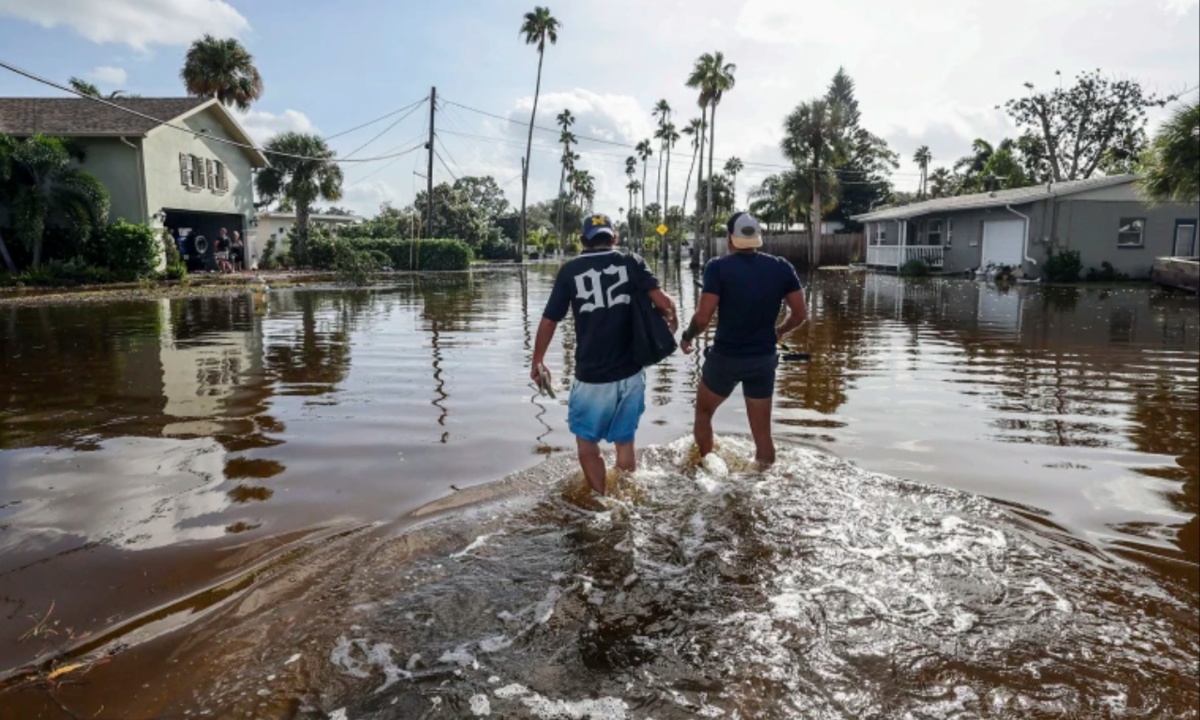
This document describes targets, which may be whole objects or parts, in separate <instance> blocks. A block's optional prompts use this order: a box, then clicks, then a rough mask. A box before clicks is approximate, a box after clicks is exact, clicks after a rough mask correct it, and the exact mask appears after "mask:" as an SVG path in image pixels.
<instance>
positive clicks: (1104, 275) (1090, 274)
mask: <svg viewBox="0 0 1200 720" xmlns="http://www.w3.org/2000/svg"><path fill="white" fill-rule="evenodd" d="M1087 279H1088V282H1117V281H1119V280H1128V279H1129V276H1128V275H1126V274H1125V273H1123V272H1121V271H1119V270H1117V269H1116V268H1115V267H1113V265H1112V263H1110V262H1109V261H1107V260H1105V261H1104V262H1102V263H1100V269H1099V270H1097V269H1096V268H1094V267H1091V268H1088V271H1087Z"/></svg>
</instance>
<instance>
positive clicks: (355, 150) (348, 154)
mask: <svg viewBox="0 0 1200 720" xmlns="http://www.w3.org/2000/svg"><path fill="white" fill-rule="evenodd" d="M424 104H425V103H424V102H420V103H417V104H416V105H414V106H413V108H412V109H411V110H409V111H408V112H406V113H404V114H403V115H401V116H400V117H398V118H396V121H395V122H393V123H392V124H391V125H388V126H387V127H385V128H384V129H383V130H382V131H380V132H379V134H378V135H376V136H375V137H373V138H371V139H370V140H368V141H366V142H365V143H363V144H362V145H359V146H358V147H356V148H354V149H353V150H351V151H350V152H348V153H346V154H345V155H343V156H342V159H348V158H349V157H350V156H351V155H354V154H355V153H357V152H358V151H359V150H362V149H363V148H365V147H366V146H368V145H370V144H371V143H373V142H375V141H376V140H378V139H379V138H381V137H383V136H384V135H386V134H388V133H389V132H391V130H392V128H394V127H396V126H397V125H399V124H400V123H402V122H404V119H405V118H407V117H408V116H409V115H412V114H413V113H415V112H416V111H417V110H420V109H421V106H422V105H424Z"/></svg>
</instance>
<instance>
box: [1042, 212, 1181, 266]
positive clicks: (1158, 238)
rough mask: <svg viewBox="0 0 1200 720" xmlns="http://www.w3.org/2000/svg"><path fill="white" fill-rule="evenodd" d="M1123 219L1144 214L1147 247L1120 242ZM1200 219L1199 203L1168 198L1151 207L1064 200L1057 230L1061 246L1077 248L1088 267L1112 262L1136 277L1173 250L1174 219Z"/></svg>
mask: <svg viewBox="0 0 1200 720" xmlns="http://www.w3.org/2000/svg"><path fill="white" fill-rule="evenodd" d="M1122 218H1145V220H1146V224H1145V228H1144V230H1143V232H1142V247H1140V248H1123V247H1118V246H1117V230H1118V229H1119V228H1120V223H1121V219H1122ZM1198 218H1200V206H1197V205H1188V204H1184V203H1167V204H1163V205H1156V206H1151V205H1147V204H1146V203H1143V202H1140V201H1136V200H1134V201H1112V200H1076V199H1064V200H1060V201H1059V208H1058V222H1057V226H1056V232H1055V233H1054V235H1055V237H1056V238H1057V241H1058V243H1059V246H1060V247H1065V248H1068V249H1072V250H1078V251H1079V255H1080V259H1081V260H1082V261H1083V267H1084V270H1085V272H1086V270H1087V268H1092V267H1094V268H1099V267H1100V265H1101V263H1104V262H1106V261H1107V262H1109V263H1111V264H1112V266H1113V267H1114V268H1116V269H1117V270H1118V271H1120V272H1123V273H1125V274H1126V275H1128V276H1129V277H1131V278H1139V279H1141V278H1148V277H1150V269H1151V267H1152V266H1153V265H1154V260H1155V259H1156V258H1159V257H1163V256H1167V255H1170V254H1171V252H1172V247H1173V242H1174V238H1175V221H1176V220H1191V221H1193V222H1195V221H1197V219H1198Z"/></svg>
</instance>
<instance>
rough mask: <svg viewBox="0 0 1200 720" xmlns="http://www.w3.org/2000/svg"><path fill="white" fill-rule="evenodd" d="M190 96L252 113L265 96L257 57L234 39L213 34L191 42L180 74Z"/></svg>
mask: <svg viewBox="0 0 1200 720" xmlns="http://www.w3.org/2000/svg"><path fill="white" fill-rule="evenodd" d="M179 74H180V76H181V77H182V78H183V85H184V87H186V88H187V91H188V93H190V94H192V95H195V96H197V97H214V98H216V99H217V100H220V101H221V104H222V105H225V106H227V107H236V108H237V109H238V110H249V109H250V104H251V103H253V102H254V101H256V100H258V99H259V98H261V97H262V94H263V81H262V76H261V75H259V73H258V68H256V67H255V66H254V57H253V56H252V55H251V54H250V53H249V52H248V51H247V50H246V48H244V47H242V44H241V43H240V42H238V41H237V40H236V39H234V38H226V39H224V40H219V39H217V38H215V37H213V36H212V35H208V34H206V35H205V36H204V37H202V38H200V39H199V40H196V41H195V42H193V43H192V46H191V47H190V48H188V51H187V56H186V58H185V59H184V63H183V70H182V71H180V73H179Z"/></svg>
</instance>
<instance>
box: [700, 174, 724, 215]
mask: <svg viewBox="0 0 1200 720" xmlns="http://www.w3.org/2000/svg"><path fill="white" fill-rule="evenodd" d="M710 182H711V183H712V187H709V183H710ZM708 198H712V201H713V204H712V212H708V209H709V208H708V206H707V203H708ZM696 203H697V204H698V205H699V206H700V210H701V212H703V213H704V216H705V217H707V218H717V217H722V216H726V215H731V214H733V185H732V184H730V182H729V178H728V177H726V176H724V175H716V176H713V177H706V178H704V182H703V183H701V184H700V185H699V186H698V187H697V188H696Z"/></svg>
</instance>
